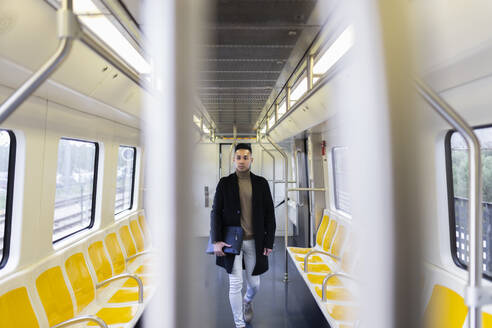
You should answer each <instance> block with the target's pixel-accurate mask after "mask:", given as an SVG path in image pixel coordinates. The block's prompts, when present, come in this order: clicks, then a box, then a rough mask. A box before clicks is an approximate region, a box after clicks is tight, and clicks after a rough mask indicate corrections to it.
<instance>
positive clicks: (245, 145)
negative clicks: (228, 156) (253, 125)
mask: <svg viewBox="0 0 492 328" xmlns="http://www.w3.org/2000/svg"><path fill="white" fill-rule="evenodd" d="M239 149H246V150H249V152H250V153H251V154H252V153H253V151H252V150H251V144H249V143H238V144H237V145H236V149H235V150H234V151H235V152H236V151H238V150H239Z"/></svg>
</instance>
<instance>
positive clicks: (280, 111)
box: [277, 98, 287, 117]
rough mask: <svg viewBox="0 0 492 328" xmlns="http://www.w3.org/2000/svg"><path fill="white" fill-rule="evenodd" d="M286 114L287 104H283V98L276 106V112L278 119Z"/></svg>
mask: <svg viewBox="0 0 492 328" xmlns="http://www.w3.org/2000/svg"><path fill="white" fill-rule="evenodd" d="M286 112H287V103H286V102H285V98H284V99H283V100H282V101H281V102H280V104H279V105H278V111H277V114H278V117H281V116H282V115H284V114H285V113H286Z"/></svg>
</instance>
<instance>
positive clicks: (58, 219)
mask: <svg viewBox="0 0 492 328" xmlns="http://www.w3.org/2000/svg"><path fill="white" fill-rule="evenodd" d="M98 157H99V145H98V144H97V143H96V142H90V141H85V140H75V139H68V138H62V139H60V143H59V145H58V166H57V171H56V194H55V217H54V220H53V242H54V243H55V242H57V241H59V240H62V239H64V238H67V237H69V236H71V235H73V234H75V233H77V232H79V231H82V230H85V229H90V228H92V226H93V225H94V208H95V204H96V197H95V196H96V185H97V165H98Z"/></svg>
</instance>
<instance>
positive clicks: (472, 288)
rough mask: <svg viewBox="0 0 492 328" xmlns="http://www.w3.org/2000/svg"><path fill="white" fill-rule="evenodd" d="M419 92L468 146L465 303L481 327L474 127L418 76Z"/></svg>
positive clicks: (473, 322)
mask: <svg viewBox="0 0 492 328" xmlns="http://www.w3.org/2000/svg"><path fill="white" fill-rule="evenodd" d="M415 82H416V84H417V91H418V92H419V94H420V95H421V96H422V97H423V98H424V99H425V100H426V101H427V102H428V103H429V104H430V105H431V106H432V107H433V108H434V109H435V110H436V112H437V113H439V115H440V116H441V117H442V118H444V120H446V121H447V122H448V123H449V124H451V126H453V127H454V128H455V129H456V130H457V131H458V132H459V133H460V134H461V135H462V136H463V138H464V139H465V141H466V144H467V146H468V148H469V155H468V159H469V163H470V177H469V178H470V180H469V188H470V189H469V191H468V192H469V194H468V197H469V201H468V213H470V214H469V217H468V232H469V234H470V263H469V265H468V285H467V287H466V291H465V294H466V297H465V298H466V302H467V305H468V309H469V311H470V316H469V320H468V322H469V327H470V328H481V327H482V317H481V311H480V308H481V307H480V304H477V296H478V293H479V291H480V287H481V286H482V252H483V249H482V208H481V205H482V179H481V176H482V175H481V172H480V171H481V163H480V162H481V159H480V142H479V141H478V138H477V136H476V134H475V132H473V129H472V128H471V127H470V126H469V125H468V124H467V123H466V122H465V120H464V119H463V118H462V117H461V116H460V115H459V114H458V113H457V112H456V111H455V110H454V109H453V108H452V107H451V106H450V105H449V104H448V103H447V102H446V101H444V100H443V99H442V98H441V97H439V95H437V94H436V93H435V92H434V91H433V90H432V89H431V88H429V87H428V86H427V85H426V84H425V83H424V82H422V81H420V80H419V79H415Z"/></svg>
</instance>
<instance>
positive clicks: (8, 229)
mask: <svg viewBox="0 0 492 328" xmlns="http://www.w3.org/2000/svg"><path fill="white" fill-rule="evenodd" d="M0 131H5V132H7V133H8V134H9V137H10V147H9V164H8V170H7V195H6V198H5V221H4V232H3V250H2V260H1V261H0V269H2V268H3V267H5V265H6V264H7V262H8V259H9V256H10V237H11V236H12V208H13V204H14V200H13V198H14V181H15V160H16V155H17V139H16V137H15V133H14V132H13V131H11V130H7V129H0Z"/></svg>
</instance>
